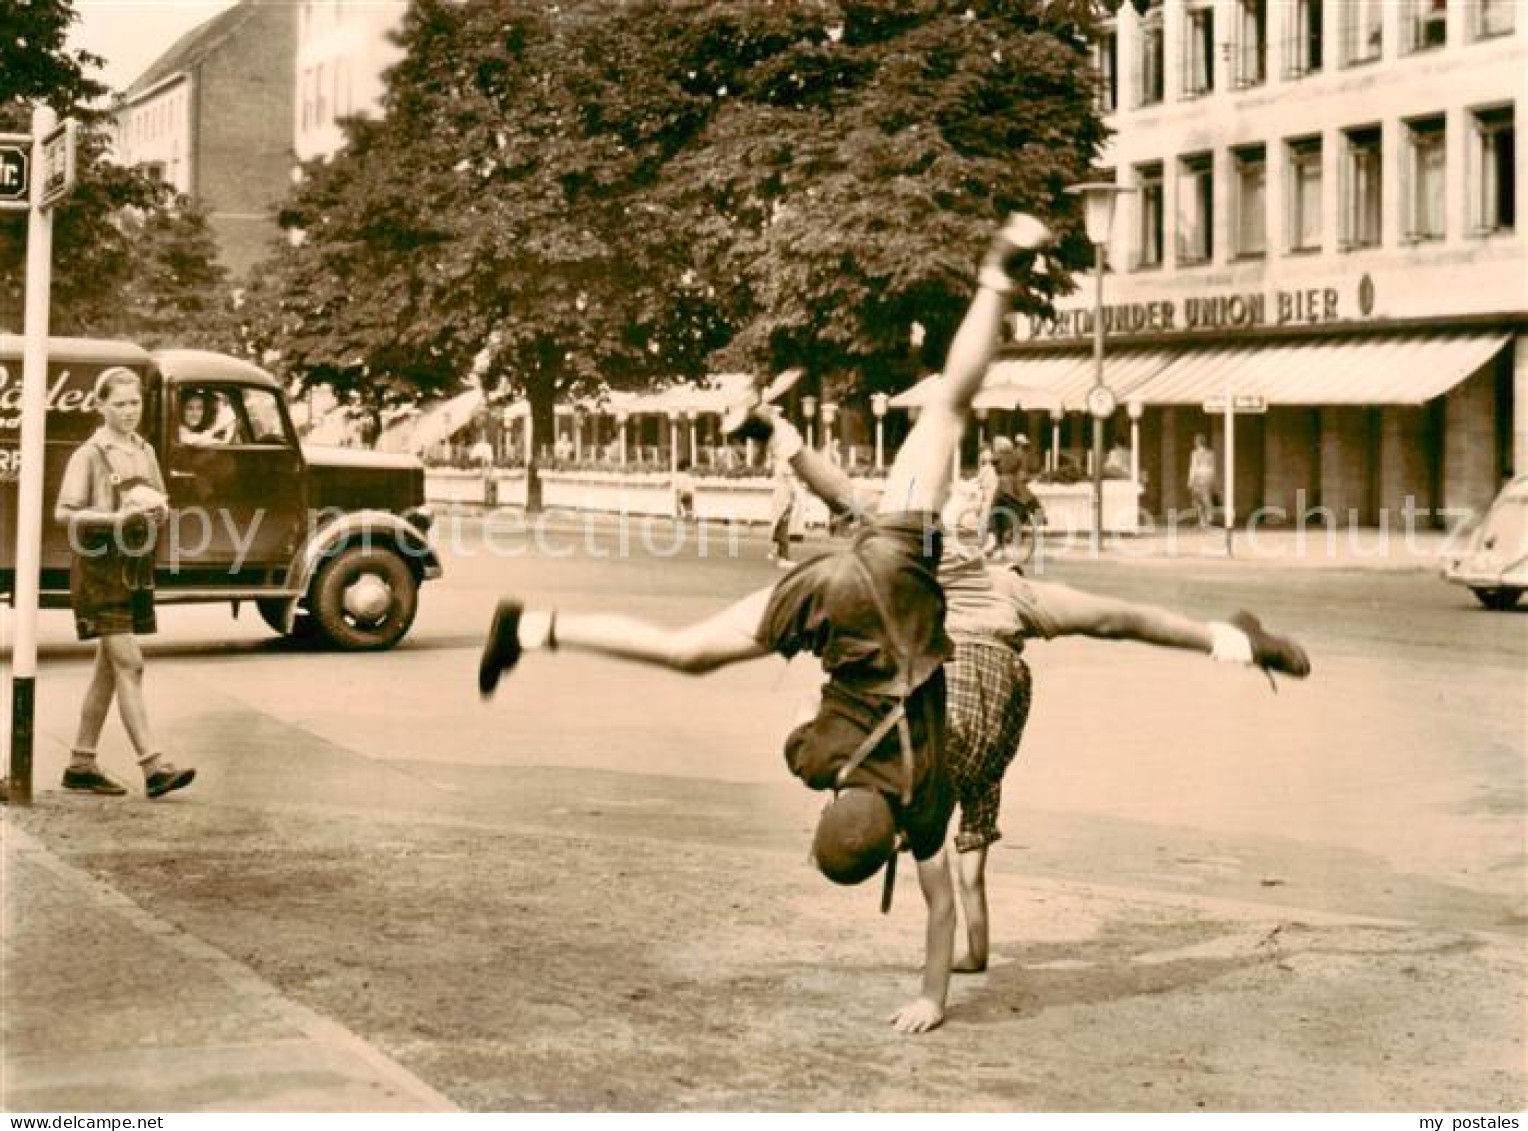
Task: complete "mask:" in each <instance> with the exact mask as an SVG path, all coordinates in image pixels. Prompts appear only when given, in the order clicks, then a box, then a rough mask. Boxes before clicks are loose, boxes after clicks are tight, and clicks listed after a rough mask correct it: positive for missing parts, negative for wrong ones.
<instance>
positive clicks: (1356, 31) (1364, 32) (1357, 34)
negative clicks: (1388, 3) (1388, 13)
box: [1339, 0, 1385, 67]
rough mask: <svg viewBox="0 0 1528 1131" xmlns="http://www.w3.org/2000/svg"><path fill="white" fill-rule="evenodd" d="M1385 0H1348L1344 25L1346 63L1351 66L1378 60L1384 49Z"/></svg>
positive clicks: (1343, 55) (1340, 17)
mask: <svg viewBox="0 0 1528 1131" xmlns="http://www.w3.org/2000/svg"><path fill="white" fill-rule="evenodd" d="M1383 3H1384V0H1346V3H1344V4H1343V5H1342V11H1341V14H1340V16H1339V19H1340V20H1341V22H1342V29H1341V36H1342V61H1343V63H1344V64H1345V65H1347V66H1350V67H1351V66H1352V65H1353V64H1354V63H1369V62H1373V61H1374V60H1375V59H1378V58H1379V56H1380V51H1381V49H1382V48H1383V46H1384V40H1385V32H1384V8H1383V7H1382V5H1383Z"/></svg>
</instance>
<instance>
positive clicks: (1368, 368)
mask: <svg viewBox="0 0 1528 1131" xmlns="http://www.w3.org/2000/svg"><path fill="white" fill-rule="evenodd" d="M1510 340H1511V339H1510V338H1509V337H1508V336H1507V335H1505V334H1422V335H1419V334H1393V335H1383V334H1354V335H1348V336H1344V337H1339V338H1323V339H1321V340H1319V341H1303V342H1261V343H1251V344H1247V345H1219V346H1191V345H1185V346H1181V347H1178V348H1171V347H1165V346H1164V347H1158V348H1152V349H1141V348H1131V347H1128V346H1124V347H1121V346H1116V347H1113V348H1111V349H1110V350H1109V351H1108V352H1106V353H1105V355H1104V381H1105V383H1107V384H1108V386H1109V387H1110V389H1112V390H1113V391H1114V394H1115V396H1116V397H1117V398H1118V399H1119V401H1120V402H1121V403H1124V402H1126V401H1129V400H1139V401H1141V402H1142V403H1143V404H1147V405H1198V404H1202V403H1203V402H1204V401H1206V400H1208V399H1209V398H1211V397H1218V396H1220V395H1221V394H1223V393H1224V392H1225V391H1226V389H1227V387H1228V386H1229V387H1230V388H1231V389H1232V391H1233V392H1234V393H1236V394H1237V395H1250V396H1260V397H1262V398H1263V399H1264V400H1265V401H1266V402H1267V403H1268V404H1269V405H1312V406H1314V405H1381V404H1407V405H1415V404H1422V403H1423V402H1424V401H1429V400H1431V399H1432V398H1434V397H1436V396H1441V395H1442V394H1443V393H1446V392H1448V391H1449V390H1450V389H1452V388H1453V387H1454V386H1455V385H1457V384H1459V383H1460V382H1461V381H1463V380H1464V379H1465V378H1467V377H1469V376H1470V374H1472V373H1474V372H1475V371H1476V370H1478V369H1479V368H1480V367H1481V366H1482V365H1484V364H1486V362H1488V361H1490V360H1491V358H1492V357H1494V356H1495V355H1496V354H1497V353H1498V352H1499V351H1500V350H1501V349H1502V348H1504V347H1505V346H1506V345H1507V343H1508V342H1509V341H1510ZM940 379H941V378H939V377H937V376H936V377H931V378H928V379H927V380H925V381H921V382H919V383H918V384H917V385H914V386H913V387H912V388H910V389H908V390H906V391H905V392H903V393H900V394H898V395H897V396H896V397H893V398H892V401H891V403H892V404H893V405H895V406H897V407H899V408H907V407H914V406H918V405H921V404H922V403H923V402H924V400H925V399H926V397H927V395H928V391H929V389H930V388H931V387H932V384H931V383H932V382H934V381H938V380H940ZM1093 380H1094V371H1093V357H1092V355H1091V354H1090V353H1086V352H1082V353H1078V352H1069V353H1064V354H1063V353H1038V354H1034V355H1026V356H1024V357H1013V358H1006V359H1004V360H1001V361H998V362H995V363H993V365H992V367H991V369H990V370H988V373H987V379H986V381H985V383H984V384H983V386H982V391H981V393H979V394H978V396H977V400H976V407H977V408H1007V409H1024V410H1028V411H1041V412H1081V411H1083V409H1084V398H1085V397H1086V396H1087V392H1088V389H1089V388H1090V387H1092V385H1093Z"/></svg>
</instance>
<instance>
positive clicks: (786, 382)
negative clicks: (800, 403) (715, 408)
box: [721, 368, 806, 443]
mask: <svg viewBox="0 0 1528 1131" xmlns="http://www.w3.org/2000/svg"><path fill="white" fill-rule="evenodd" d="M805 372H806V370H804V369H800V368H792V369H787V370H785V371H783V372H782V373H779V374H777V375H776V376H775V379H774V380H773V381H771V382H769V384H767V385H764V386H762V387H761V386H760V385H759V383H758V382H757V381H755V382H753V383H752V384H750V385H749V386H748V388H747V389H745V390H744V391H743V393H742V395H741V396H739V398H738V399H737V400H736V401H734V402H733V403H732V404H730V405H728V406H727V407H726V408H725V409H723V410H722V420H721V429H722V435H723V436H725V437H726V438H727V439H729V440H758V441H759V442H760V443H765V442H767V441H768V440H769V437H770V435H771V434H772V433H773V432H774V430H775V425H774V420H773V419H772V417H771V416H770V414H769V412H768V411H767V410H765V408H764V406H765V405H769V404H773V403H774V402H775V401H777V400H778V399H779V398H781V397H782V396H784V395H785V394H786V393H788V392H789V391H790V390H791V388H792V386H794V385H795V384H796V382H797V381H799V380H801V377H802V375H803V374H804V373H805Z"/></svg>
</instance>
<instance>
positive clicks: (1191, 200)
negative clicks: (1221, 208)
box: [1178, 153, 1215, 264]
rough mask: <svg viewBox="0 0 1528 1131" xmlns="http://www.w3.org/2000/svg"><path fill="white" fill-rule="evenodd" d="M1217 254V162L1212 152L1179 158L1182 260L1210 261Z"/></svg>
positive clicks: (1179, 236) (1179, 215) (1179, 233)
mask: <svg viewBox="0 0 1528 1131" xmlns="http://www.w3.org/2000/svg"><path fill="white" fill-rule="evenodd" d="M1214 254H1215V163H1214V159H1213V157H1212V156H1211V155H1210V154H1208V153H1196V154H1193V155H1192V156H1189V157H1183V158H1180V159H1179V161H1178V262H1179V263H1183V264H1195V263H1208V262H1209V261H1210V259H1211V257H1212V256H1213V255H1214Z"/></svg>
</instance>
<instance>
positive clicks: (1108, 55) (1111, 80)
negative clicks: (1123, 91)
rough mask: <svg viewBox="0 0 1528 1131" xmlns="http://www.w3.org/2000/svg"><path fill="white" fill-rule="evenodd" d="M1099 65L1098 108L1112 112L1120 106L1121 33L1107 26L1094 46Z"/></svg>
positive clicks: (1107, 112) (1105, 111) (1106, 112)
mask: <svg viewBox="0 0 1528 1131" xmlns="http://www.w3.org/2000/svg"><path fill="white" fill-rule="evenodd" d="M1094 53H1095V54H1094V59H1095V61H1096V63H1097V65H1098V108H1099V109H1100V110H1101V111H1103V112H1104V113H1105V114H1112V113H1113V112H1114V111H1115V110H1117V109H1118V108H1119V33H1118V32H1116V31H1115V30H1114V29H1113V28H1107V29H1105V31H1104V32H1103V34H1102V35H1101V36H1100V37H1099V40H1098V46H1097V47H1095V48H1094Z"/></svg>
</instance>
